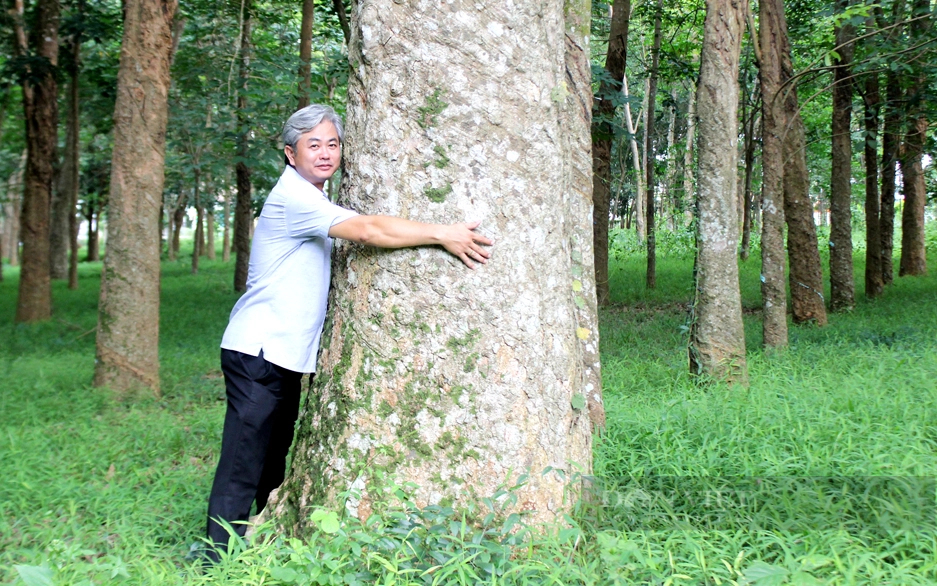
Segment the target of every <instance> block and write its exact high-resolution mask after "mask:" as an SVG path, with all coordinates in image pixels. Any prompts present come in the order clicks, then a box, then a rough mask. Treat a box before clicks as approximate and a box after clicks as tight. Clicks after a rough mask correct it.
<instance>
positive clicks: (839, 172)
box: [830, 0, 856, 311]
mask: <svg viewBox="0 0 937 586" xmlns="http://www.w3.org/2000/svg"><path fill="white" fill-rule="evenodd" d="M848 2H849V0H837V8H838V10H845V9H846V8H847V6H848ZM834 36H835V38H836V53H837V54H838V57H834V59H833V121H832V125H831V126H832V135H833V137H832V143H833V144H832V148H831V158H832V160H831V163H830V167H831V169H830V309H831V310H832V311H848V310H851V309H852V308H853V307H855V304H856V292H855V281H854V278H853V266H852V206H851V201H852V136H851V120H852V96H853V84H852V78H851V67H852V56H853V54H854V53H855V45H854V43H853V42H852V40H853V39H854V38H855V27H853V26H852V25H851V24H849V23H848V22H843V23H842V24H841V25H840V26H839V27H837V28H836V30H835V31H834Z"/></svg>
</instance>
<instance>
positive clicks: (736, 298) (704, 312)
mask: <svg viewBox="0 0 937 586" xmlns="http://www.w3.org/2000/svg"><path fill="white" fill-rule="evenodd" d="M747 13H748V4H747V3H746V2H743V1H742V0H707V2H706V20H705V22H704V25H703V48H702V51H701V52H700V77H699V89H698V90H697V93H696V95H697V100H698V101H697V113H698V116H699V123H698V127H697V131H698V132H699V139H698V143H697V144H698V150H697V152H698V157H699V174H698V175H699V179H698V183H697V196H696V210H697V222H696V226H697V228H696V245H697V253H696V266H695V267H694V273H695V275H694V276H695V283H696V298H695V301H694V303H693V313H692V326H691V329H690V370H691V371H692V372H693V373H694V374H696V375H701V376H705V377H707V378H713V379H718V380H726V381H730V382H738V383H742V384H746V383H747V381H748V369H747V366H746V362H745V330H744V328H743V326H742V296H741V292H740V291H739V270H738V257H737V255H736V251H737V250H738V245H739V225H738V182H737V180H736V174H737V165H738V132H737V127H738V116H737V115H738V102H739V100H738V96H739V83H738V74H739V57H740V56H741V45H742V43H741V39H742V33H743V31H744V29H745V20H746V15H747Z"/></svg>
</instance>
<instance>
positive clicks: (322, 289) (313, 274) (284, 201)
mask: <svg viewBox="0 0 937 586" xmlns="http://www.w3.org/2000/svg"><path fill="white" fill-rule="evenodd" d="M356 215H357V214H356V213H355V212H353V211H351V210H347V209H345V208H342V207H339V206H337V205H335V204H333V203H332V202H330V201H329V200H328V198H327V197H326V196H325V194H324V193H322V191H320V190H319V189H318V188H316V187H315V186H314V185H313V184H312V183H309V182H308V181H306V180H305V179H303V178H302V177H301V176H300V175H299V173H297V172H296V169H294V168H293V167H290V166H287V167H286V170H285V171H283V175H281V176H280V180H279V181H278V182H277V184H276V185H275V186H274V188H273V190H272V191H271V192H270V195H269V196H268V197H267V201H266V202H265V203H264V207H263V210H262V211H261V212H260V219H259V220H258V222H257V227H256V228H255V229H254V239H253V242H252V243H251V257H250V268H249V269H248V277H247V291H246V292H245V293H244V295H243V296H242V297H241V298H240V299H239V300H238V302H237V303H236V304H235V306H234V309H232V310H231V317H230V320H229V321H228V327H227V329H225V333H224V337H223V338H222V340H221V347H222V348H225V349H227V350H236V351H238V352H243V353H245V354H249V355H251V356H257V355H259V354H260V352H261V350H263V353H264V358H265V359H266V360H269V361H270V362H272V363H273V364H276V365H277V366H281V367H283V368H286V369H289V370H293V371H296V372H315V371H316V355H317V353H318V350H319V338H320V336H321V335H322V324H323V323H324V322H325V309H326V303H327V302H328V294H329V281H330V278H331V253H332V239H331V238H329V228H331V227H332V226H333V225H335V224H338V223H340V222H343V221H345V220H347V219H348V218H351V217H354V216H356Z"/></svg>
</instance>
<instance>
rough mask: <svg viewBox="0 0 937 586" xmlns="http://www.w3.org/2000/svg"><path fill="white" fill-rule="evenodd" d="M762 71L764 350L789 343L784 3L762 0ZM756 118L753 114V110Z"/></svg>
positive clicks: (760, 24) (759, 35) (762, 300)
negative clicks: (785, 271) (783, 62)
mask: <svg viewBox="0 0 937 586" xmlns="http://www.w3.org/2000/svg"><path fill="white" fill-rule="evenodd" d="M759 6H760V15H759V27H760V28H759V31H758V37H759V45H760V46H761V62H760V63H759V75H760V78H761V91H762V95H763V96H764V97H763V99H762V104H761V110H762V115H761V124H762V132H761V140H762V147H761V170H762V180H761V303H762V308H763V313H764V315H763V321H762V332H763V333H764V342H763V343H764V346H765V348H779V347H784V346H787V291H786V287H785V285H784V139H783V134H784V132H785V130H786V127H787V117H786V116H785V112H784V97H783V94H781V92H783V91H784V90H783V89H782V87H781V53H782V51H783V43H782V39H783V38H784V37H785V36H786V33H787V30H786V29H787V26H786V22H785V20H784V3H783V2H782V1H781V0H761V2H760V4H759ZM752 116H753V117H754V113H752Z"/></svg>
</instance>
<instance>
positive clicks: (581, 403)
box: [569, 393, 586, 411]
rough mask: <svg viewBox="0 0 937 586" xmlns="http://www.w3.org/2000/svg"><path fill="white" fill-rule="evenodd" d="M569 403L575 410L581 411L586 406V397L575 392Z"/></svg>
mask: <svg viewBox="0 0 937 586" xmlns="http://www.w3.org/2000/svg"><path fill="white" fill-rule="evenodd" d="M569 404H570V405H571V406H572V408H573V409H574V410H575V411H582V410H583V409H584V408H585V406H586V398H585V397H583V396H582V394H581V393H576V394H575V395H573V398H572V399H570V401H569Z"/></svg>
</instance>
